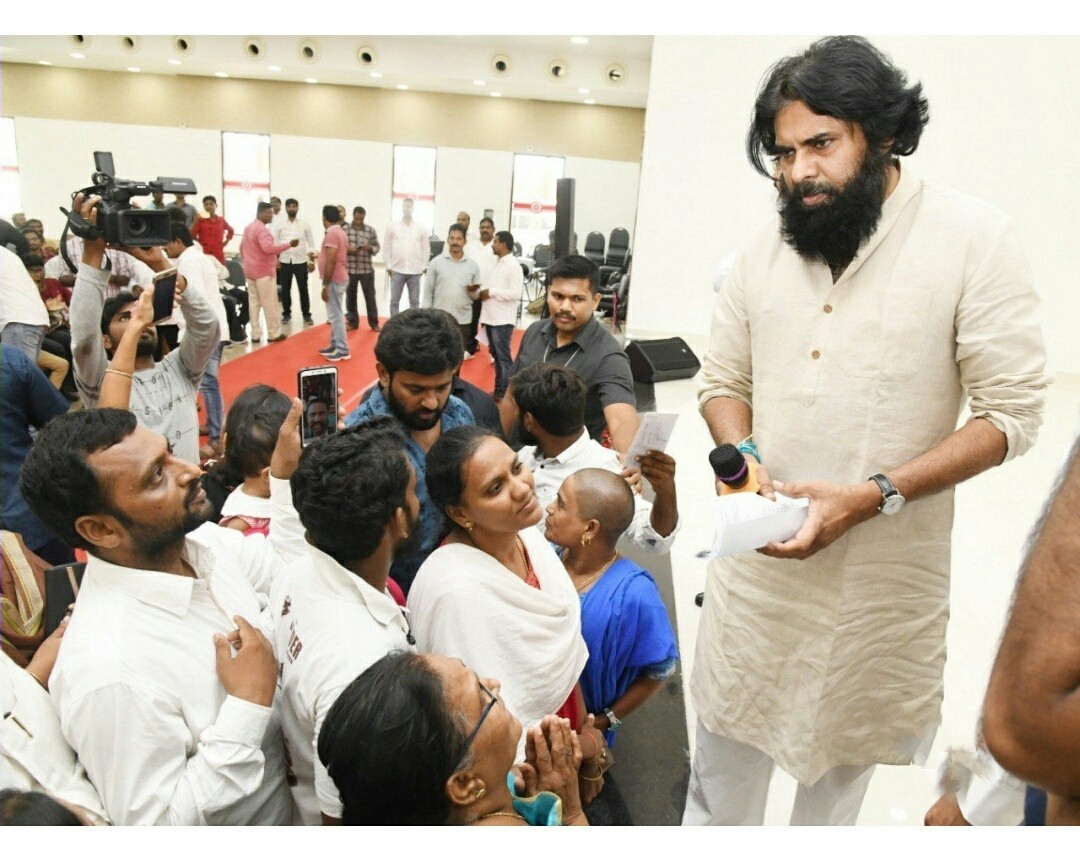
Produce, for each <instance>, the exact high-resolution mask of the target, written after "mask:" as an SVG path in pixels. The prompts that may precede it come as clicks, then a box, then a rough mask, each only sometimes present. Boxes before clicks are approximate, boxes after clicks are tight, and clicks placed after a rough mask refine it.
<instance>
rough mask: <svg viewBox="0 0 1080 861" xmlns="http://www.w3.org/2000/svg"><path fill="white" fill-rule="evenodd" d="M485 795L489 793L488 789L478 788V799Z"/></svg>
mask: <svg viewBox="0 0 1080 861" xmlns="http://www.w3.org/2000/svg"><path fill="white" fill-rule="evenodd" d="M485 795H487V790H486V789H483V788H481V789H478V790H476V799H477V801H479V800H480V799H481V798H483V797H484V796H485Z"/></svg>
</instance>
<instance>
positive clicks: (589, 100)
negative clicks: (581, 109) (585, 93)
mask: <svg viewBox="0 0 1080 861" xmlns="http://www.w3.org/2000/svg"><path fill="white" fill-rule="evenodd" d="M585 104H587V105H595V104H596V99H586V100H585Z"/></svg>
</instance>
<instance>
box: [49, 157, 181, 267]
mask: <svg viewBox="0 0 1080 861" xmlns="http://www.w3.org/2000/svg"><path fill="white" fill-rule="evenodd" d="M94 167H95V168H96V170H95V171H94V173H93V174H91V176H90V181H91V182H92V183H93V185H90V186H87V187H86V188H83V189H80V190H79V191H77V192H75V193H74V194H72V195H71V197H72V200H74V199H75V195H77V194H83V195H86V196H87V197H89V196H90V195H92V194H96V195H100V197H101V202H100V203H99V204H98V205H97V224H96V225H93V224H91V223H90V222H89V221H87V220H86V219H85V218H83V217H82V215H81V214H80V213H78V212H74V211H73V212H68V211H67V210H66V209H64V208H63V207H60V211H61V212H62V213H64V215H65V216H67V220H68V225H69V226H70V228H71V232H72V233H74V234H75V235H76V236H81V237H82V238H83V239H97V238H99V237H104V239H105V241H106V242H107V243H108V244H109V245H127V246H130V247H133V248H153V247H155V246H159V245H168V244H169V242H170V241H171V240H172V234H171V231H170V228H169V222H170V221H171V219H170V218H169V213H168V212H166V211H165V210H157V209H136V208H135V207H133V206H130V203H131V198H133V197H143V196H145V195H148V194H150V193H151V192H154V191H164V192H167V193H169V194H195V193H196V189H195V183H194V182H193V181H192V180H190V179H185V178H183V177H176V176H159V177H158V178H157V179H156V180H154V181H153V182H133V181H132V180H129V179H117V178H116V168H115V166H114V165H113V157H112V153H111V152H95V153H94Z"/></svg>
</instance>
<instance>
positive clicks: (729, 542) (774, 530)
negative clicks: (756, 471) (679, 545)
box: [697, 493, 810, 559]
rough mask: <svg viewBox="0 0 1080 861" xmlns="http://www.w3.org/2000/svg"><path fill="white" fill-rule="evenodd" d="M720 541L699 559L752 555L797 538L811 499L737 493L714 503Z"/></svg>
mask: <svg viewBox="0 0 1080 861" xmlns="http://www.w3.org/2000/svg"><path fill="white" fill-rule="evenodd" d="M713 505H714V508H713V511H714V517H715V522H716V538H715V539H714V540H713V546H712V549H711V550H702V551H701V552H700V553H698V554H697V556H698V558H699V559H714V558H716V557H717V556H734V555H736V554H738V553H748V552H749V551H751V550H757V549H758V548H759V547H764V546H765V545H766V544H771V543H773V542H781V541H787V540H789V539H791V538H794V537H795V534H796V533H797V532H798V531H799V529H800V527H801V526H802V525H803V523H805V522H806V517H807V515H808V514H809V511H810V500H809V499H791V498H790V497H787V496H783V495H781V494H779V493H778V494H776V501H775V502H774V501H772V500H770V499H766V498H765V497H764V496H758V495H757V494H753V493H733V494H730V495H728V496H719V497H717V498H716V499H715V500H714V503H713Z"/></svg>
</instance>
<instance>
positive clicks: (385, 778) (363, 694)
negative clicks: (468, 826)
mask: <svg viewBox="0 0 1080 861" xmlns="http://www.w3.org/2000/svg"><path fill="white" fill-rule="evenodd" d="M465 740H466V733H465V727H464V723H463V721H462V719H461V716H460V715H458V714H455V713H454V711H453V710H451V709H450V708H449V707H448V705H447V703H446V692H445V690H444V688H443V684H442V680H441V679H440V678H439V676H438V675H437V674H436V673H435V671H434V670H433V669H432V668H431V667H430V666H429V665H428V664H427V662H425V661H424V659H423V657H422V656H421V655H416V654H413V653H412V652H391V653H390V654H389V655H387V656H386V657H384V658H380V659H379V660H378V661H376V662H375V663H374V664H372V665H371V666H370V667H368V668H367V669H366V670H364V672H363V673H361V674H360V675H359V676H358V677H357V678H356V679H355V680H354V681H353V682H352V683H351V684H350V685H349V686H348V687H347V688H345V690H344V691H342V692H341V696H339V697H338V698H337V700H336V701H335V702H334V704H333V706H331V707H330V711H329V712H328V713H327V715H326V719H325V720H324V721H323V725H322V728H321V729H320V731H319V742H318V752H319V759H320V760H321V761H322V764H323V765H325V766H326V771H327V773H328V774H329V775H330V779H331V780H333V781H334V784H335V785H336V786H337V789H338V792H339V793H340V795H341V802H342V804H343V806H344V810H343V811H342V817H341V821H342V823H343V824H345V825H444V824H446V820H447V818H449V816H450V812H451V806H450V799H449V798H448V797H447V795H446V781H447V779H448V778H449V777H450V775H451V774H453V773H454V771H455V770H456V769H457V767H458V764H459V763H460V762H461V759H462V757H463V755H464V754H465Z"/></svg>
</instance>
